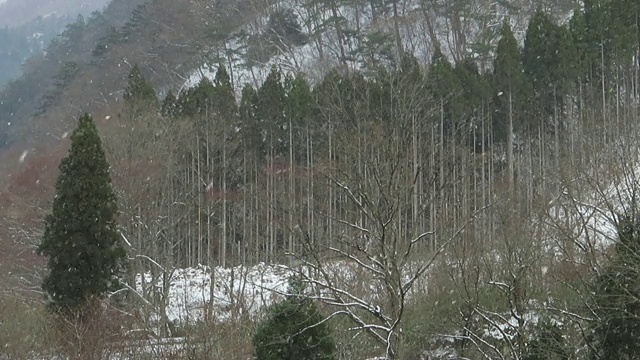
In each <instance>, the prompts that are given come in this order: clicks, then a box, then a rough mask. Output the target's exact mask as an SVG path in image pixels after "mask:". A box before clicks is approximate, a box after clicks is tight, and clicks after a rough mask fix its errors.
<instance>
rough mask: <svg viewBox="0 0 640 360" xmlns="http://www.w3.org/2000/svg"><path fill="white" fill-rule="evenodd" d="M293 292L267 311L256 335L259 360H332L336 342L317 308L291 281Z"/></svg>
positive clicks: (255, 340)
mask: <svg viewBox="0 0 640 360" xmlns="http://www.w3.org/2000/svg"><path fill="white" fill-rule="evenodd" d="M290 289H292V290H293V291H291V292H292V294H291V295H288V296H287V298H286V299H285V300H284V301H282V302H280V303H277V304H274V305H272V306H271V307H270V308H269V309H268V310H267V314H268V315H267V318H266V319H265V320H264V321H263V322H262V323H261V324H259V326H258V329H257V330H256V333H255V334H254V337H253V344H254V347H255V351H256V359H257V360H331V359H335V355H334V352H335V343H334V341H333V338H332V337H331V333H330V331H329V328H328V326H327V324H326V323H325V322H322V320H324V318H323V316H322V315H321V314H320V312H319V311H318V309H317V307H316V306H315V304H314V303H313V301H312V300H310V299H309V298H306V297H304V295H303V291H304V287H303V286H302V284H301V283H300V282H299V281H296V280H292V281H291V284H290Z"/></svg>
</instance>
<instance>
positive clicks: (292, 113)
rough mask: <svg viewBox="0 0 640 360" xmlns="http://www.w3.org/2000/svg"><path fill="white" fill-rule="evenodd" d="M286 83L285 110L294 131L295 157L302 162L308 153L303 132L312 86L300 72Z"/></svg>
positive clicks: (307, 116)
mask: <svg viewBox="0 0 640 360" xmlns="http://www.w3.org/2000/svg"><path fill="white" fill-rule="evenodd" d="M285 85H286V100H285V102H286V107H285V112H286V117H287V119H288V120H289V124H290V126H291V128H292V131H293V142H294V144H292V146H294V148H293V151H294V157H295V159H296V161H297V162H300V161H302V159H303V158H304V155H305V153H306V151H305V147H306V142H305V141H304V140H303V139H304V136H303V132H304V129H305V127H306V126H305V125H306V122H307V121H308V119H309V112H310V109H311V101H312V97H311V87H310V86H309V83H308V82H307V80H306V79H305V78H304V76H302V75H300V74H298V75H296V77H295V78H287V81H286V84H285Z"/></svg>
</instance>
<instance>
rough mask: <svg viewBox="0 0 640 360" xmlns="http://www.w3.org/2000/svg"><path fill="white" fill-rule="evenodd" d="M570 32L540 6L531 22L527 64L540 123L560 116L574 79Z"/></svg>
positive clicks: (525, 64) (528, 36) (525, 43)
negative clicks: (556, 22) (557, 23)
mask: <svg viewBox="0 0 640 360" xmlns="http://www.w3.org/2000/svg"><path fill="white" fill-rule="evenodd" d="M572 49H573V46H572V44H571V38H570V34H569V31H568V30H567V29H566V28H564V27H561V26H558V25H556V24H555V23H554V22H553V21H552V20H551V18H550V17H549V16H548V15H547V14H546V13H544V12H543V11H542V10H540V9H538V10H537V11H536V13H535V14H534V16H533V18H532V19H531V21H530V22H529V27H528V28H527V33H526V37H525V41H524V50H523V67H524V72H525V74H526V75H527V78H528V80H529V83H530V84H531V85H532V88H533V101H534V105H533V106H534V108H535V109H536V110H537V111H536V112H535V114H533V116H536V117H541V119H540V122H544V121H546V120H547V119H550V118H552V117H553V116H554V115H557V116H560V114H561V113H562V111H563V108H564V96H565V94H566V93H567V91H568V90H569V86H570V85H571V82H572V80H573V66H572V64H571V61H572V59H574V58H575V54H574V53H573V51H572Z"/></svg>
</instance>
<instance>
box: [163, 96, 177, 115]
mask: <svg viewBox="0 0 640 360" xmlns="http://www.w3.org/2000/svg"><path fill="white" fill-rule="evenodd" d="M177 106H178V104H177V99H176V96H175V95H174V94H173V91H171V90H169V92H168V93H167V96H165V97H164V100H163V101H162V107H161V110H160V113H161V114H162V115H163V116H167V117H173V116H175V115H176V114H177V111H178V107H177Z"/></svg>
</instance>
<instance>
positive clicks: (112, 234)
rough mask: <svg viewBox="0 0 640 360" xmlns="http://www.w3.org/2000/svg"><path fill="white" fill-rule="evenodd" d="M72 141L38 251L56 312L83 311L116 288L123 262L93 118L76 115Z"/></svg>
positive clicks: (113, 197) (114, 207)
mask: <svg viewBox="0 0 640 360" xmlns="http://www.w3.org/2000/svg"><path fill="white" fill-rule="evenodd" d="M71 141H72V143H71V150H70V152H69V155H68V156H67V157H66V158H65V159H63V160H62V162H61V163H60V176H59V177H58V181H57V183H56V197H55V198H54V200H53V211H52V213H51V214H50V215H48V216H47V217H46V219H45V230H44V236H43V239H42V243H41V244H40V246H39V248H38V253H39V254H41V255H44V256H46V257H47V258H48V269H49V273H48V274H47V275H46V276H45V278H44V281H43V283H42V289H43V290H44V291H45V293H46V294H47V296H48V298H49V304H48V306H49V308H50V309H51V310H53V311H55V312H58V311H63V312H64V311H77V310H81V309H82V308H83V307H84V306H86V305H88V304H87V302H88V301H89V300H91V299H92V298H101V297H103V296H104V295H105V294H106V293H107V292H108V291H110V290H116V289H118V287H119V282H118V279H117V275H118V273H119V271H120V270H121V266H122V263H123V261H124V260H125V250H124V248H123V247H122V245H121V243H120V236H119V235H118V232H117V230H116V225H117V224H116V218H117V216H118V215H117V214H118V210H117V201H116V195H115V193H114V190H113V188H112V186H111V179H110V176H109V164H108V163H107V160H106V158H105V155H104V152H103V150H102V144H101V141H100V137H99V136H98V130H97V129H96V126H95V124H94V122H93V119H92V118H91V116H89V115H88V114H85V115H84V116H82V117H80V120H79V122H78V127H77V128H76V129H75V131H74V132H73V134H72V135H71Z"/></svg>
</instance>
